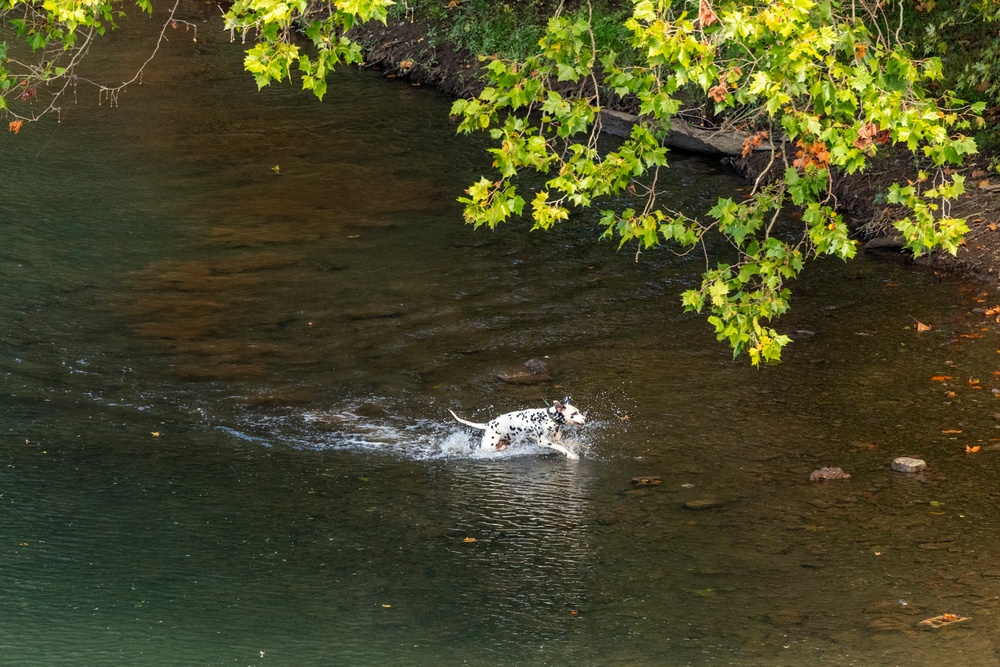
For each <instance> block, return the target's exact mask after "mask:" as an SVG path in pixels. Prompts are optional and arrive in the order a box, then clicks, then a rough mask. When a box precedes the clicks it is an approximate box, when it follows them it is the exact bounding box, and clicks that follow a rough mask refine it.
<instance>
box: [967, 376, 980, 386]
mask: <svg viewBox="0 0 1000 667" xmlns="http://www.w3.org/2000/svg"><path fill="white" fill-rule="evenodd" d="M977 384H979V380H977V379H975V378H969V386H970V387H974V386H976V385H977Z"/></svg>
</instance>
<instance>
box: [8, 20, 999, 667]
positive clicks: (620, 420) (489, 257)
mask: <svg viewBox="0 0 1000 667" xmlns="http://www.w3.org/2000/svg"><path fill="white" fill-rule="evenodd" d="M191 14H192V18H193V19H195V20H201V19H199V18H197V12H194V11H192V12H191ZM144 25H145V28H143V27H142V26H139V27H140V30H139V31H132V30H131V29H132V28H134V27H135V24H129V26H128V27H129V28H130V31H129V32H126V33H123V34H121V35H118V36H116V37H114V38H113V40H112V44H113V46H109V47H108V52H107V53H97V54H95V58H94V59H93V60H92V62H91V65H90V66H91V67H93V68H94V70H95V76H98V75H101V76H104V77H106V78H107V79H109V80H118V79H125V78H128V77H129V76H131V69H130V68H134V65H131V64H130V63H129V60H130V59H132V62H133V63H138V62H141V60H142V59H144V58H145V55H146V54H147V53H148V50H149V49H150V48H151V44H152V40H153V39H154V38H155V33H156V31H157V27H156V26H155V25H153V22H147V23H145V24H144ZM217 25H218V23H217V21H216V22H214V23H208V24H205V25H204V27H202V28H200V30H199V34H198V42H197V43H193V42H190V41H189V40H188V37H187V36H185V34H184V33H177V34H176V35H174V36H172V39H171V41H170V42H169V43H168V44H167V45H166V47H165V48H164V49H163V50H162V51H161V52H160V54H158V56H157V58H156V60H155V61H154V62H153V63H152V64H151V65H150V66H149V68H148V69H147V71H146V73H145V75H144V77H143V81H144V83H143V85H142V86H141V87H140V86H137V87H133V88H131V89H129V91H128V92H127V93H126V94H125V95H124V96H123V97H122V98H121V103H120V106H119V107H117V108H113V107H109V106H108V105H107V104H104V105H98V96H97V94H96V92H95V93H93V94H91V93H90V92H88V89H87V88H86V87H84V86H82V85H81V86H80V88H79V90H78V93H77V103H76V104H75V105H73V106H71V107H67V109H65V110H64V113H63V114H62V118H63V122H62V123H61V124H59V125H56V124H55V123H42V124H39V125H36V126H29V127H28V128H26V129H25V130H24V131H22V132H21V133H20V134H19V135H17V136H14V135H7V136H5V137H4V139H3V140H4V142H5V145H4V150H5V151H6V155H7V156H8V160H7V167H6V169H5V174H4V175H5V179H6V183H7V190H8V197H7V198H6V199H5V202H6V203H5V205H4V214H3V216H2V225H3V234H4V241H5V242H4V244H3V249H2V250H0V275H2V277H3V281H4V289H3V291H2V293H0V321H2V322H3V323H4V326H3V329H2V330H0V377H2V378H3V387H4V391H3V393H2V396H0V433H2V434H3V436H4V439H3V459H2V461H0V465H2V468H0V469H2V470H3V472H4V475H3V479H2V485H0V502H2V503H3V507H4V508H5V509H4V511H3V512H2V513H0V536H2V542H0V545H2V549H3V551H2V559H3V560H2V562H3V564H4V567H3V569H2V570H0V590H2V595H0V613H2V617H3V618H4V620H5V623H4V632H3V640H2V648H3V650H2V651H0V664H10V665H61V664H66V665H78V664H88V665H112V664H115V665H119V664H144V665H146V664H148V665H160V664H163V665H168V664H199V665H216V664H218V665H223V664H226V665H229V664H239V665H266V664H279V665H343V664H350V665H366V664H372V665H374V664H380V665H381V664H389V663H394V664H400V665H461V664H471V665H522V664H551V665H569V664H576V665H579V664H583V665H619V664H620V665H646V664H649V665H652V664H657V665H701V664H717V665H762V666H763V665H768V666H770V665H790V666H791V665H803V664H811V665H838V666H840V665H897V664H898V665H908V666H918V667H919V666H923V665H939V664H941V663H942V662H944V661H949V662H951V663H958V664H968V665H985V664H991V663H992V662H994V661H995V660H997V659H998V651H997V649H998V648H1000V645H998V642H1000V637H998V634H997V632H996V629H995V622H994V618H995V616H996V614H997V613H998V611H1000V606H998V595H1000V568H998V567H997V564H996V555H995V554H996V545H997V538H998V531H1000V526H998V521H997V518H996V513H995V511H994V508H995V505H996V501H997V497H998V492H997V490H996V484H995V479H996V476H997V472H998V471H997V467H998V458H997V457H998V453H997V451H996V450H997V449H998V447H997V445H998V443H1000V434H998V433H997V424H998V423H1000V422H998V418H1000V403H998V401H997V399H996V398H994V394H993V392H992V391H991V390H992V389H994V388H997V387H998V386H1000V385H998V380H997V375H996V372H1000V357H998V354H997V352H998V348H1000V342H998V340H997V324H996V322H993V321H992V320H991V319H990V318H987V317H985V316H984V315H983V314H982V313H981V311H982V309H984V308H988V307H990V306H993V305H996V302H997V301H998V300H1000V297H997V296H996V295H995V294H992V293H990V294H984V293H985V292H986V291H987V290H985V289H984V288H983V286H982V285H976V284H971V283H965V282H962V281H960V280H956V279H951V278H942V277H940V276H936V275H934V274H933V273H932V272H928V271H925V270H920V269H915V268H913V267H911V266H907V265H905V264H904V263H901V262H895V261H886V260H885V259H878V258H867V259H861V260H858V261H856V262H853V263H850V264H840V263H836V262H822V263H819V264H816V265H814V266H813V267H810V271H809V272H808V273H809V275H808V276H807V277H805V278H804V279H803V280H802V281H800V282H799V283H798V284H797V285H796V286H795V295H794V297H793V311H792V312H791V313H790V314H789V315H788V316H787V317H786V318H784V319H783V320H781V321H780V324H779V326H780V327H782V328H783V330H785V331H789V332H797V333H793V338H795V339H796V342H795V343H794V345H792V346H790V347H789V348H788V349H787V352H786V359H787V360H786V362H785V363H783V364H781V365H779V366H775V367H769V368H764V369H760V370H755V369H751V368H749V367H748V366H747V364H746V363H745V361H743V360H735V361H734V360H733V359H732V358H731V355H730V353H729V351H728V350H727V349H725V348H724V347H723V346H721V345H720V344H719V343H716V342H715V341H714V337H713V335H712V334H711V327H710V326H709V325H708V324H707V323H705V321H704V320H703V319H702V318H700V317H698V316H694V315H685V314H683V313H681V312H680V308H679V306H678V296H679V293H680V292H681V291H682V290H683V289H686V288H687V287H689V286H691V285H693V284H696V281H697V280H698V276H699V273H700V271H701V270H702V268H703V264H702V262H703V260H702V259H700V258H699V257H697V256H686V257H678V256H676V255H674V254H673V253H671V252H669V251H662V252H652V253H645V254H643V255H642V256H641V258H640V261H639V262H638V263H636V262H635V261H634V257H633V255H632V253H631V252H620V253H618V252H616V251H615V249H614V247H613V246H611V245H609V244H607V243H601V242H598V241H597V240H596V237H597V231H598V230H597V223H596V221H595V219H594V218H593V217H591V216H588V215H579V216H576V217H574V218H573V220H571V222H570V223H569V224H566V225H564V226H563V227H562V228H560V229H558V230H556V231H554V232H552V233H546V234H541V233H528V232H527V229H526V226H525V225H524V224H522V223H513V224H511V225H509V226H508V227H507V228H505V229H501V230H498V231H497V232H486V231H476V230H472V229H470V228H466V227H465V226H463V225H462V223H461V210H460V208H459V206H458V205H457V204H456V203H455V198H456V197H457V196H459V195H460V194H461V192H462V189H463V188H464V187H466V185H467V184H468V183H470V182H472V181H473V180H474V179H475V178H477V177H478V176H479V174H481V173H482V172H483V171H484V170H485V169H487V168H488V156H486V155H485V154H484V152H483V148H484V146H483V144H482V140H481V139H479V138H471V139H470V138H465V137H456V136H455V135H454V125H453V124H452V123H451V122H450V121H449V120H448V117H447V111H448V107H449V104H450V102H449V100H448V99H446V98H444V97H442V96H440V95H439V94H437V93H435V92H434V91H432V90H427V89H424V88H419V87H412V86H410V85H408V84H406V83H402V82H398V81H388V80H385V79H383V78H382V77H381V76H380V75H379V74H378V73H377V72H370V71H353V70H345V71H343V72H340V73H338V74H337V75H335V77H334V80H333V81H332V82H331V92H330V94H329V95H328V98H327V100H326V101H324V102H323V103H319V102H316V101H315V100H313V99H311V98H310V97H308V96H307V95H306V94H303V93H301V92H299V91H297V90H295V88H294V87H291V86H273V87H271V88H269V89H266V90H265V91H263V92H261V93H257V92H256V90H255V86H254V84H253V81H252V79H251V78H250V77H249V76H248V75H246V74H243V73H241V72H240V60H241V52H240V49H239V48H238V45H232V44H229V43H228V39H227V37H226V36H225V35H223V34H220V33H219V32H217V31H216V30H215V28H216V27H217ZM122 54H125V55H124V56H122ZM116 77H117V78H116ZM275 167H277V169H275ZM670 175H671V178H670V187H671V195H670V196H671V199H672V201H673V202H674V204H673V205H674V207H675V208H683V207H690V208H691V209H693V210H695V211H698V210H705V209H707V208H708V207H709V206H711V205H712V203H713V202H714V199H715V197H717V196H720V195H721V196H733V195H736V194H738V193H739V191H740V188H744V187H745V184H743V183H742V182H741V181H739V180H738V179H736V178H735V177H734V176H733V175H732V174H729V173H728V172H726V171H725V170H724V169H723V168H721V167H719V166H718V165H715V164H713V163H710V162H705V161H701V160H698V159H694V158H686V157H683V156H677V157H675V158H674V161H673V163H672V169H671V172H670ZM977 308H978V309H980V312H979V313H977V312H974V309H977ZM917 320H919V321H921V322H925V323H928V324H931V325H932V326H933V329H932V330H931V331H930V332H926V333H923V334H919V335H918V334H917V333H916V332H915V331H914V329H913V326H914V323H915V321H917ZM528 359H543V360H545V361H546V362H547V363H548V365H549V367H550V369H551V377H549V378H548V379H546V380H545V381H542V382H540V383H533V384H511V383H507V382H503V381H500V380H498V376H499V375H502V374H504V373H508V374H509V373H513V372H515V371H519V370H522V369H523V367H522V364H523V363H524V362H525V361H526V360H528ZM945 377H947V378H948V379H938V380H933V379H932V378H945ZM566 394H570V395H572V397H573V400H574V403H575V404H576V405H578V406H579V407H581V408H582V409H585V410H587V411H588V416H589V418H590V422H591V424H590V425H588V426H587V427H585V428H581V429H576V430H575V431H574V432H573V433H572V434H571V435H572V437H573V438H574V439H576V440H578V441H579V442H581V443H582V444H583V446H584V447H585V448H586V454H585V457H584V459H583V460H581V461H579V462H568V461H565V460H564V459H562V458H561V457H558V456H545V455H540V454H539V453H538V452H536V451H532V450H530V449H526V448H522V449H519V450H516V451H514V452H510V453H507V454H504V455H499V456H488V457H483V456H481V455H477V454H476V453H475V452H474V450H473V445H474V443H475V435H474V434H473V432H471V431H470V430H468V429H464V428H462V427H460V426H459V425H457V424H455V423H454V422H453V421H451V419H450V416H449V415H448V413H447V411H448V409H453V410H455V411H456V412H458V413H459V414H461V415H463V416H465V417H466V418H472V419H475V420H485V419H488V418H489V417H492V416H494V415H495V414H498V413H500V412H504V411H507V410H512V409H519V408H523V407H532V406H542V405H544V404H545V402H547V401H551V400H552V399H554V398H561V397H563V396H564V395H566ZM967 446H969V447H975V446H979V447H980V448H981V449H980V450H979V451H978V452H976V453H974V454H967V453H966V447H967ZM900 455H910V456H919V457H922V458H925V459H926V460H927V461H928V462H929V464H930V470H929V471H928V472H927V473H926V474H924V475H920V476H901V475H896V474H893V473H891V472H890V471H889V470H888V464H889V462H890V461H891V460H892V459H893V458H894V457H896V456H900ZM824 465H836V466H841V467H843V468H844V469H845V470H847V471H848V472H850V473H851V474H852V475H853V478H852V479H851V480H850V481H847V482H841V483H830V484H810V483H809V482H808V481H807V478H808V475H809V473H810V472H811V471H812V470H814V469H816V468H819V467H821V466H824ZM638 475H658V476H660V477H661V478H662V484H660V485H658V486H650V487H637V486H635V485H634V484H632V483H631V482H630V480H631V478H633V477H635V476H638ZM705 499H709V500H714V501H717V503H718V505H717V506H715V507H713V508H710V509H705V510H699V511H693V510H690V509H687V508H685V506H684V503H686V502H688V501H692V500H705ZM945 612H947V613H955V614H960V615H962V616H968V617H971V618H972V620H971V621H968V622H965V623H963V624H957V625H955V626H951V627H949V628H944V629H941V630H938V631H934V632H930V631H924V630H919V629H918V625H917V622H918V621H920V620H922V619H924V618H928V617H931V616H936V615H938V614H940V613H945Z"/></svg>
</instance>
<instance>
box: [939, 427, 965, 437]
mask: <svg viewBox="0 0 1000 667" xmlns="http://www.w3.org/2000/svg"><path fill="white" fill-rule="evenodd" d="M941 432H942V433H947V434H949V435H953V434H955V433H961V432H962V431H961V429H957V428H946V429H945V430H943V431H941Z"/></svg>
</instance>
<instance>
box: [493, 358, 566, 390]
mask: <svg viewBox="0 0 1000 667" xmlns="http://www.w3.org/2000/svg"><path fill="white" fill-rule="evenodd" d="M496 379H497V380H499V381H501V382H506V383H507V384H544V383H546V382H548V381H549V380H551V379H552V371H551V370H550V369H549V365H548V364H547V363H546V362H544V361H542V360H541V359H528V360H527V361H526V362H524V365H523V367H522V368H518V369H515V370H511V371H502V372H500V373H497V374H496Z"/></svg>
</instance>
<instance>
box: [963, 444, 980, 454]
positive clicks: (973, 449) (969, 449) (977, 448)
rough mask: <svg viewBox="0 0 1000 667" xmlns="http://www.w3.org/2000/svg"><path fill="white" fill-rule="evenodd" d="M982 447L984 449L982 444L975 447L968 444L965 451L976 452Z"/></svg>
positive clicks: (967, 452) (968, 452)
mask: <svg viewBox="0 0 1000 667" xmlns="http://www.w3.org/2000/svg"><path fill="white" fill-rule="evenodd" d="M980 449H982V446H981V445H976V446H975V447H969V446H968V445H966V446H965V453H966V454H975V453H976V452H978V451H979V450H980Z"/></svg>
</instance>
